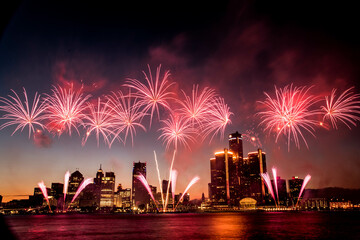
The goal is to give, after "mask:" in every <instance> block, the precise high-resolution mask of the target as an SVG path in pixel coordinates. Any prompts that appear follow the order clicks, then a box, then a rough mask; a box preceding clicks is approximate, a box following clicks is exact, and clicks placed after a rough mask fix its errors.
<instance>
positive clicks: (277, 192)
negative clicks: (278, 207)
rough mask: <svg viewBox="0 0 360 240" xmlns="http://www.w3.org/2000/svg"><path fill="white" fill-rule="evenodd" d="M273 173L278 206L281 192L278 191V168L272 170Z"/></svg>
mask: <svg viewBox="0 0 360 240" xmlns="http://www.w3.org/2000/svg"><path fill="white" fill-rule="evenodd" d="M272 173H273V177H274V185H275V191H276V197H277V201H278V204H280V203H279V191H278V185H277V173H276V168H274V167H273V168H272Z"/></svg>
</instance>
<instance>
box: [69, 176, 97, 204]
mask: <svg viewBox="0 0 360 240" xmlns="http://www.w3.org/2000/svg"><path fill="white" fill-rule="evenodd" d="M92 182H93V179H92V178H87V179H85V180H83V181H82V183H81V184H80V186H79V187H78V189H77V190H76V193H75V195H74V197H73V199H72V200H71V203H73V202H74V201H75V199H76V198H77V197H78V196H79V194H80V193H81V192H82V191H83V190H84V189H85V188H86V186H87V185H89V184H90V183H92Z"/></svg>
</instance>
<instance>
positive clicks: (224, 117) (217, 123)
mask: <svg viewBox="0 0 360 240" xmlns="http://www.w3.org/2000/svg"><path fill="white" fill-rule="evenodd" d="M231 115H233V113H232V112H230V108H229V107H228V105H227V104H225V101H224V99H223V98H221V97H217V98H215V100H213V101H212V104H211V107H210V108H209V116H208V117H207V120H206V123H205V126H204V138H205V137H206V136H207V135H209V134H211V132H214V133H213V135H212V137H211V139H210V142H211V141H212V139H213V138H214V136H215V135H216V134H218V133H220V136H221V139H223V138H224V131H225V128H226V126H227V125H228V124H230V123H231V120H230V116H231Z"/></svg>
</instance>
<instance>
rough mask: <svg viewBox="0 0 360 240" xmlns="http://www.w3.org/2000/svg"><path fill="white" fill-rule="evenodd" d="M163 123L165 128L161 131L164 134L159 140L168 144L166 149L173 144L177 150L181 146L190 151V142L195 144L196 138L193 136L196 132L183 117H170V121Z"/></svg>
mask: <svg viewBox="0 0 360 240" xmlns="http://www.w3.org/2000/svg"><path fill="white" fill-rule="evenodd" d="M162 122H163V123H164V125H165V126H164V127H162V128H160V129H159V131H162V134H161V135H160V137H159V138H158V139H162V140H163V142H164V143H166V149H168V148H169V147H170V145H171V144H173V145H174V148H175V150H176V149H177V147H178V145H179V144H182V145H184V146H185V147H187V148H189V149H190V146H189V144H188V141H191V142H195V138H194V137H193V136H192V134H195V130H194V128H193V127H192V126H191V125H190V124H189V122H188V121H187V120H186V119H185V118H184V117H183V116H173V115H170V118H169V119H166V120H162Z"/></svg>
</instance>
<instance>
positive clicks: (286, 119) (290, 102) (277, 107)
mask: <svg viewBox="0 0 360 240" xmlns="http://www.w3.org/2000/svg"><path fill="white" fill-rule="evenodd" d="M310 89H311V87H293V86H292V85H287V86H285V87H284V88H283V89H281V88H280V89H277V88H276V87H275V95H276V97H275V98H272V97H270V95H269V94H267V93H265V95H266V100H265V101H263V102H260V103H261V104H263V105H265V107H266V108H267V109H268V110H267V111H264V112H259V113H258V115H260V117H261V119H262V121H261V123H260V125H262V124H264V125H265V130H269V131H272V130H275V131H277V136H276V142H277V140H278V138H279V136H280V135H282V134H283V135H285V136H286V137H287V140H288V150H290V142H291V140H293V141H294V142H295V145H296V147H297V148H300V141H299V138H300V139H302V140H303V141H304V143H305V145H306V147H308V144H307V142H306V140H305V137H304V135H303V133H302V130H305V131H307V132H309V133H310V134H311V135H313V136H314V137H315V135H314V132H315V129H314V127H315V126H316V125H318V122H317V121H315V120H313V119H312V118H311V117H313V116H314V115H316V114H318V113H319V112H318V111H317V110H310V107H311V106H313V105H314V104H315V103H316V102H317V101H318V100H317V98H316V97H315V96H313V95H310V94H309V90H310Z"/></svg>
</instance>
